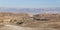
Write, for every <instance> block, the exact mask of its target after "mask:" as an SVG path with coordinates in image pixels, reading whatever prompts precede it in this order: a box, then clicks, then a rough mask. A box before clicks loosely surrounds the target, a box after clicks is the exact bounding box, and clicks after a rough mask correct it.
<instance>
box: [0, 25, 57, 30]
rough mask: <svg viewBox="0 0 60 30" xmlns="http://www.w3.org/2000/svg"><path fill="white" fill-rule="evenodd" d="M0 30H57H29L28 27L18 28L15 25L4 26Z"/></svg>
mask: <svg viewBox="0 0 60 30" xmlns="http://www.w3.org/2000/svg"><path fill="white" fill-rule="evenodd" d="M0 30H57V29H53V28H29V27H20V26H15V25H4V26H2V27H0Z"/></svg>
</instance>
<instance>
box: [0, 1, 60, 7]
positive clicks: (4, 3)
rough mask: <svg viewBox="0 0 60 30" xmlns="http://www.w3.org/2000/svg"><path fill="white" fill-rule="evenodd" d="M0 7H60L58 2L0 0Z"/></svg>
mask: <svg viewBox="0 0 60 30" xmlns="http://www.w3.org/2000/svg"><path fill="white" fill-rule="evenodd" d="M0 7H20V8H40V7H60V0H0Z"/></svg>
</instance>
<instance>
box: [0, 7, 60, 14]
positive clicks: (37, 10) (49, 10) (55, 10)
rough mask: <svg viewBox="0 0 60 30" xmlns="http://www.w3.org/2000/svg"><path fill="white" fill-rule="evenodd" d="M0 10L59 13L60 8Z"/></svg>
mask: <svg viewBox="0 0 60 30" xmlns="http://www.w3.org/2000/svg"><path fill="white" fill-rule="evenodd" d="M0 12H16V13H32V14H36V13H60V8H0Z"/></svg>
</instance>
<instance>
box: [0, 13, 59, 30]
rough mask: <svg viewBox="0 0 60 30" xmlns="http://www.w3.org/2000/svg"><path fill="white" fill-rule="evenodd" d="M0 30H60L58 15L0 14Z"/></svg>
mask: <svg viewBox="0 0 60 30" xmlns="http://www.w3.org/2000/svg"><path fill="white" fill-rule="evenodd" d="M0 30H60V14H36V15H31V14H27V13H20V14H16V13H0Z"/></svg>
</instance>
